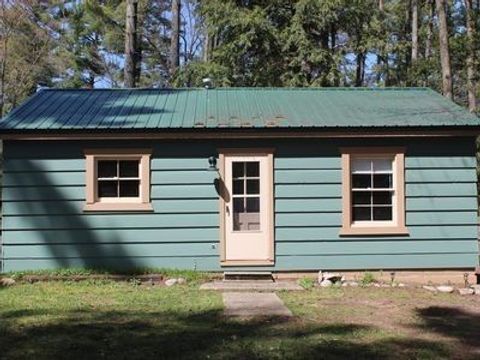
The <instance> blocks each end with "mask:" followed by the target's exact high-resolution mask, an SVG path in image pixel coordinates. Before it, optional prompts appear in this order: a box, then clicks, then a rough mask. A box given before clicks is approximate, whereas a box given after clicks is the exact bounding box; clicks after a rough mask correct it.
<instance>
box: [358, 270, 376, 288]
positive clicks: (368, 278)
mask: <svg viewBox="0 0 480 360" xmlns="http://www.w3.org/2000/svg"><path fill="white" fill-rule="evenodd" d="M374 282H376V279H375V276H374V275H373V274H372V273H371V272H368V271H367V272H365V273H364V274H363V277H362V278H361V279H360V284H361V285H362V286H367V285H370V284H373V283H374Z"/></svg>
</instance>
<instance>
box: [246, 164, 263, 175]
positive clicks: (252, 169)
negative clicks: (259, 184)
mask: <svg viewBox="0 0 480 360" xmlns="http://www.w3.org/2000/svg"><path fill="white" fill-rule="evenodd" d="M259 176H260V164H259V163H258V161H249V162H247V177H259Z"/></svg>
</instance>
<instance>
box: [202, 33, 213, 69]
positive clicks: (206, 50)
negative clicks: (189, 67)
mask: <svg viewBox="0 0 480 360" xmlns="http://www.w3.org/2000/svg"><path fill="white" fill-rule="evenodd" d="M211 46H212V40H211V37H210V34H209V33H208V30H205V38H204V39H203V56H202V57H203V61H204V62H207V61H208V60H210V48H211Z"/></svg>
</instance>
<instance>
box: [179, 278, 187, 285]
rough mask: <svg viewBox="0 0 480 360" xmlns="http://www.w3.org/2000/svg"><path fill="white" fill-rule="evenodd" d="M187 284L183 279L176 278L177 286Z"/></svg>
mask: <svg viewBox="0 0 480 360" xmlns="http://www.w3.org/2000/svg"><path fill="white" fill-rule="evenodd" d="M186 283H187V280H185V279H184V278H178V279H177V284H179V285H183V284H186Z"/></svg>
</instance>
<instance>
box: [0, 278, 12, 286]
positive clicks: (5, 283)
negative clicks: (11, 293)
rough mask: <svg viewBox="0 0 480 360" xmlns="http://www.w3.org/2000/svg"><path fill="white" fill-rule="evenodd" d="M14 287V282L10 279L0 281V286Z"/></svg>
mask: <svg viewBox="0 0 480 360" xmlns="http://www.w3.org/2000/svg"><path fill="white" fill-rule="evenodd" d="M13 285H15V280H13V279H12V278H1V279H0V286H13Z"/></svg>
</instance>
